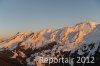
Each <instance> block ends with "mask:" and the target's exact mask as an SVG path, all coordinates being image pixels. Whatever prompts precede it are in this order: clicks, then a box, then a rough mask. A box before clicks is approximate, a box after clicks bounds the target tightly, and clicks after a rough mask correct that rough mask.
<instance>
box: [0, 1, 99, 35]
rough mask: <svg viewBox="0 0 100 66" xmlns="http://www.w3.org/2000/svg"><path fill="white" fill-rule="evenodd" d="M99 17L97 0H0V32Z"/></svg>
mask: <svg viewBox="0 0 100 66" xmlns="http://www.w3.org/2000/svg"><path fill="white" fill-rule="evenodd" d="M87 18H90V19H92V20H94V21H100V0H0V34H7V33H17V32H21V31H22V32H23V31H24V32H25V31H26V32H27V31H38V30H41V29H44V28H55V29H56V28H61V27H65V26H69V25H73V24H75V23H78V22H81V21H84V20H85V19H87Z"/></svg>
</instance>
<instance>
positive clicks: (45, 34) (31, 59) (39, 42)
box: [0, 21, 100, 66]
mask: <svg viewBox="0 0 100 66" xmlns="http://www.w3.org/2000/svg"><path fill="white" fill-rule="evenodd" d="M99 46H100V23H96V22H93V21H84V22H81V23H78V24H76V25H74V26H71V27H64V28H60V29H57V30H52V29H44V30H42V31H39V32H36V33H33V32H29V33H24V32H19V33H17V34H16V35H15V36H13V37H11V38H10V39H9V40H7V41H4V42H3V43H2V44H0V50H2V51H3V48H6V49H7V50H10V51H11V52H12V53H13V55H12V56H10V57H11V58H17V57H19V56H20V57H22V58H23V59H26V63H27V65H29V66H31V65H37V66H43V64H41V62H38V63H35V62H36V61H38V58H39V57H41V56H42V57H48V56H49V57H57V58H58V57H60V56H62V55H66V52H70V54H68V55H69V56H71V57H74V56H73V55H75V57H76V56H80V55H84V54H86V53H87V54H86V56H91V55H95V53H96V51H97V50H99V52H100V48H99ZM76 52H77V53H76ZM21 61H22V60H21ZM69 64H72V63H69ZM73 64H74V62H73ZM73 64H72V66H74V65H73Z"/></svg>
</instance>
